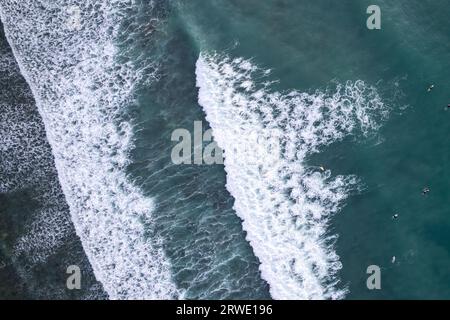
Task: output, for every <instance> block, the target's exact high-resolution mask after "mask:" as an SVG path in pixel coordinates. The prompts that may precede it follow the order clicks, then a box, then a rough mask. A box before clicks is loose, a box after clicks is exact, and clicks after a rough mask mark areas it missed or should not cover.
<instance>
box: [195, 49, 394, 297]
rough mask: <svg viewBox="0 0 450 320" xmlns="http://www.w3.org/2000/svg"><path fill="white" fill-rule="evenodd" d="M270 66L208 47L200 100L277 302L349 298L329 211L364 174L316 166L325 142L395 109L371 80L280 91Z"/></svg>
mask: <svg viewBox="0 0 450 320" xmlns="http://www.w3.org/2000/svg"><path fill="white" fill-rule="evenodd" d="M269 73H270V71H268V70H262V69H259V68H258V67H257V66H255V65H254V64H253V63H252V62H251V61H249V60H245V59H243V58H236V59H232V58H229V57H227V56H224V55H220V54H205V53H202V54H201V55H200V58H199V59H198V61H197V69H196V74H197V86H198V87H199V103H200V105H201V106H202V107H203V109H204V111H205V113H206V119H207V120H208V122H209V123H210V125H211V128H212V129H213V135H214V139H215V140H216V141H217V143H218V145H219V146H220V147H221V148H222V149H223V150H224V157H225V162H224V164H225V170H226V173H227V189H228V190H229V192H230V193H231V195H232V196H233V197H234V198H235V204H234V209H235V211H236V213H237V215H238V216H239V217H240V218H241V219H242V220H243V222H242V224H243V228H244V230H245V231H246V232H247V240H248V241H249V242H250V244H251V246H252V247H253V250H254V253H255V255H256V256H257V257H258V258H259V260H260V263H261V265H260V270H261V273H262V277H263V278H264V279H265V280H266V281H267V282H268V283H269V285H270V292H271V295H272V297H273V298H275V299H341V298H343V297H344V296H345V294H346V292H347V290H346V288H345V286H344V285H341V284H340V283H339V282H340V281H339V279H338V272H339V270H340V269H341V268H342V264H341V262H340V260H339V256H338V255H337V254H336V251H335V249H334V243H335V240H336V237H337V236H336V235H330V233H329V232H328V230H327V226H328V225H329V223H330V218H331V217H332V215H333V214H334V213H336V212H337V211H338V210H339V209H340V208H341V207H342V205H343V201H344V200H345V199H346V198H347V197H348V196H349V193H350V192H351V191H352V190H355V189H356V188H358V179H357V177H355V176H342V175H339V176H335V177H333V176H332V174H331V171H330V170H327V169H325V168H320V167H314V168H312V167H311V166H308V165H307V164H306V158H307V157H308V156H309V155H311V154H314V153H316V152H318V151H320V148H322V147H324V146H326V145H329V144H331V143H333V142H336V141H339V140H342V139H343V138H344V137H346V136H348V135H349V134H351V133H355V132H356V131H359V132H360V133H362V134H367V133H369V132H371V131H373V130H376V129H378V127H379V123H380V122H381V121H382V120H383V119H384V118H385V117H386V116H387V114H388V108H387V106H386V105H385V104H383V102H382V101H381V98H380V96H379V95H378V93H377V91H376V90H375V88H373V87H371V86H368V85H367V84H365V83H364V82H363V81H355V82H351V81H349V82H347V83H345V84H337V86H336V88H335V89H333V90H325V91H323V92H322V91H316V92H314V93H302V92H298V91H291V92H285V93H283V92H274V91H273V90H271V88H270V86H271V83H270V82H267V81H266V82H262V81H264V79H267V77H268V75H269Z"/></svg>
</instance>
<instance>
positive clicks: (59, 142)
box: [0, 0, 180, 299]
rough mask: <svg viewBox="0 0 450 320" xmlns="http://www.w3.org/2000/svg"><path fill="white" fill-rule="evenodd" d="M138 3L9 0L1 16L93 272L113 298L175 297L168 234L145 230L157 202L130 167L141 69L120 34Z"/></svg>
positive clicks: (0, 7)
mask: <svg viewBox="0 0 450 320" xmlns="http://www.w3.org/2000/svg"><path fill="white" fill-rule="evenodd" d="M132 6H133V2H132V1H125V0H111V1H62V0H57V1H54V0H46V1H23V0H17V1H16V0H2V1H1V4H0V17H1V19H2V22H3V24H4V28H5V33H6V36H7V39H8V42H9V43H10V45H11V48H12V50H13V53H14V56H15V59H16V60H17V62H18V64H19V67H20V70H21V73H22V75H23V76H24V77H25V79H26V80H27V82H28V84H29V85H30V88H31V90H32V92H33V96H34V98H35V100H36V103H37V106H38V109H39V113H40V115H41V116H42V119H43V122H44V125H45V131H46V135H47V139H48V141H49V143H50V145H51V148H52V153H53V156H54V159H55V165H56V169H57V172H58V178H59V181H60V183H61V187H62V189H63V192H64V195H65V198H66V200H67V202H68V205H69V207H70V214H71V220H72V222H73V224H74V226H75V229H76V233H77V235H78V236H79V237H80V239H81V242H82V245H83V248H84V250H85V252H86V255H87V256H88V259H89V261H90V263H91V265H92V268H93V271H94V274H95V276H96V278H97V279H98V280H99V281H100V282H101V283H102V285H103V287H104V289H105V291H106V292H107V293H108V295H109V298H110V299H171V298H178V297H179V296H180V292H179V290H178V289H177V288H176V286H175V284H174V283H173V281H172V275H171V271H170V264H169V262H168V260H167V258H166V256H165V253H164V251H163V249H162V243H161V239H158V238H155V237H149V235H148V229H149V228H152V227H154V226H153V219H152V211H153V208H154V206H155V204H154V203H153V200H152V199H151V198H149V197H147V196H145V195H144V194H143V193H142V191H141V190H140V189H139V187H137V186H136V185H135V184H133V182H132V181H130V180H129V178H128V177H127V175H126V167H127V165H128V164H129V162H130V160H129V152H130V150H131V149H132V148H133V133H132V131H133V128H132V123H131V120H130V119H128V118H127V117H126V111H127V106H128V105H130V104H131V103H132V101H133V89H134V87H135V85H136V83H138V82H139V81H141V80H142V79H141V78H142V74H141V73H140V72H139V71H137V70H135V68H133V65H132V63H131V62H130V61H125V62H124V61H122V62H121V63H118V62H117V59H118V57H119V53H118V49H117V47H116V41H117V39H118V37H119V34H120V31H119V29H120V25H121V19H122V18H123V17H124V16H125V13H126V11H127V10H129V9H130V8H132ZM74 12H75V13H76V14H78V13H79V16H78V17H77V18H79V21H75V22H78V23H79V24H78V25H77V24H74V23H73V16H71V15H73V14H74ZM30 22H32V23H30ZM148 80H149V79H146V81H148ZM45 219H47V220H48V224H47V225H48V227H49V229H48V230H45V232H44V231H41V232H44V233H48V234H51V233H52V232H53V230H52V229H53V228H52V226H53V225H54V223H52V220H51V219H52V216H46V217H45ZM55 223H57V221H55ZM49 246H51V244H49Z"/></svg>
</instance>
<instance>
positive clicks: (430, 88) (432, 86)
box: [427, 84, 434, 92]
mask: <svg viewBox="0 0 450 320" xmlns="http://www.w3.org/2000/svg"><path fill="white" fill-rule="evenodd" d="M433 89H434V84H432V85H430V86H429V87H428V89H427V91H428V92H431V90H433Z"/></svg>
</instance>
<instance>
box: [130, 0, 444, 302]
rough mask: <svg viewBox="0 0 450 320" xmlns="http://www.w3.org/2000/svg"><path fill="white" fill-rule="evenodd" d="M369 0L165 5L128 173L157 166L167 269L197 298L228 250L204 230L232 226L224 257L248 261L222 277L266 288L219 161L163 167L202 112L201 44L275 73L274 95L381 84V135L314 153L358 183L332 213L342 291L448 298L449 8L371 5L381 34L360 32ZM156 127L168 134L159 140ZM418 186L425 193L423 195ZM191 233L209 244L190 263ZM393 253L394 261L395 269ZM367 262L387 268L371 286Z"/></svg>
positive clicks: (155, 188)
mask: <svg viewBox="0 0 450 320" xmlns="http://www.w3.org/2000/svg"><path fill="white" fill-rule="evenodd" d="M370 4H372V3H371V2H369V1H339V2H336V1H287V0H285V1H282V0H280V1H245V2H243V1H208V2H205V1H173V2H171V6H170V9H171V11H170V12H169V17H168V18H167V20H168V26H166V27H165V28H167V30H166V34H169V35H170V36H169V37H167V40H166V42H165V43H164V42H163V43H164V45H163V46H162V47H159V48H158V50H156V51H157V52H156V53H152V54H154V55H155V57H156V59H161V56H162V57H163V58H162V61H163V74H164V76H163V78H162V80H161V81H160V82H159V84H158V85H157V86H156V87H155V88H154V90H153V91H149V92H148V95H147V93H146V94H145V95H142V99H141V103H142V109H141V110H140V115H139V117H143V118H144V119H146V121H148V122H146V124H145V125H143V127H145V128H147V129H146V130H145V131H142V132H141V134H142V137H141V136H140V137H139V140H140V141H142V142H141V143H142V145H141V146H140V147H141V148H138V149H137V150H136V158H137V159H139V162H138V164H136V168H139V169H136V170H135V172H136V174H137V175H139V176H141V177H145V176H147V174H145V171H143V169H142V168H146V169H150V171H152V172H157V173H156V174H152V175H151V179H150V178H146V179H145V181H146V184H145V185H148V186H147V187H146V188H147V190H149V192H150V194H152V195H155V194H157V195H159V196H158V198H159V197H160V198H161V200H158V202H161V205H160V206H159V210H158V213H159V214H160V215H161V221H162V225H164V226H165V224H166V223H170V227H169V229H170V230H171V231H165V228H163V229H164V230H163V231H161V232H162V233H163V234H165V233H166V232H167V234H165V236H166V237H167V238H168V239H170V241H168V244H167V247H168V255H169V257H171V258H172V259H174V261H175V263H174V268H175V269H176V270H178V268H179V269H180V270H183V271H182V272H181V271H180V272H179V273H178V272H177V273H176V274H177V277H176V279H177V281H179V283H180V284H182V286H186V287H189V288H190V289H189V291H188V292H189V293H190V294H192V297H202V295H201V294H200V293H198V292H197V289H194V288H197V285H194V286H193V287H194V288H193V287H192V282H190V281H189V280H191V281H192V279H196V278H195V277H197V276H198V274H199V273H202V274H204V272H205V271H206V270H209V266H210V264H211V265H215V264H216V263H218V262H217V261H215V262H213V260H212V257H214V258H216V259H218V261H223V260H226V258H225V257H224V256H220V255H216V254H215V252H217V251H218V252H222V249H220V248H221V246H222V245H224V243H225V244H226V243H227V242H226V241H221V240H220V239H221V238H222V236H219V237H217V238H216V237H213V236H211V233H212V234H214V233H218V234H220V232H224V233H226V234H227V235H228V237H232V235H233V234H236V239H235V240H234V241H233V243H234V247H232V248H231V249H232V250H231V251H232V252H234V253H237V252H239V255H242V258H241V259H239V260H236V261H239V263H242V261H250V262H251V264H249V265H248V264H247V262H246V263H245V267H244V268H243V267H242V266H239V265H236V266H235V265H233V263H228V262H227V263H225V264H224V265H222V267H223V268H224V269H223V271H222V270H220V271H218V272H219V273H222V272H224V271H225V270H227V274H229V272H230V270H231V271H232V270H235V273H236V276H235V277H229V279H226V280H225V282H226V283H228V284H227V285H228V286H230V287H234V283H235V281H236V277H237V278H241V277H245V279H246V281H249V282H248V285H249V286H250V287H252V288H253V290H254V289H255V288H257V290H261V289H262V288H264V287H265V285H264V284H262V283H260V282H257V281H255V280H254V279H253V277H252V276H248V274H249V273H250V274H256V267H254V264H255V263H256V262H255V260H254V258H253V257H252V255H251V251H250V249H249V248H248V246H246V245H245V243H244V240H243V236H242V235H239V233H240V228H239V226H238V221H237V219H236V218H233V215H232V212H231V211H232V210H231V209H230V206H231V203H232V201H233V200H232V199H230V197H229V195H228V194H227V192H226V191H225V190H224V188H223V186H224V184H225V176H224V174H223V173H222V171H221V168H220V166H219V167H218V168H208V167H201V166H200V167H195V166H194V167H190V166H185V167H181V168H180V167H178V168H175V167H172V166H170V165H167V159H168V155H169V150H170V148H171V146H173V143H172V144H171V142H170V140H169V136H170V132H171V130H173V129H175V128H179V127H181V128H187V129H189V130H192V126H193V124H192V122H193V121H194V120H204V115H203V114H202V112H201V111H200V109H199V107H198V105H197V101H196V90H195V87H194V85H195V78H194V76H193V73H194V63H195V60H196V58H197V56H198V54H199V52H200V51H203V50H217V51H219V52H223V51H224V52H226V53H227V54H229V55H230V56H232V57H245V58H252V59H253V62H255V63H256V64H258V65H260V66H263V67H265V68H271V69H272V74H271V77H273V79H279V80H280V81H279V83H277V84H276V85H275V87H276V89H281V90H284V89H292V88H295V89H298V90H303V91H311V90H312V91H314V90H315V89H317V88H324V87H327V86H329V85H330V83H331V81H332V80H337V81H346V80H357V79H362V80H364V81H366V82H367V83H370V84H373V85H375V86H376V87H377V89H378V90H379V92H380V94H381V95H382V97H383V98H384V100H385V101H386V103H387V104H389V106H390V108H391V112H390V116H389V119H388V120H387V121H386V122H385V123H383V124H382V126H381V129H380V130H379V131H378V132H377V133H376V134H375V136H372V137H369V138H348V139H345V140H344V141H342V142H338V143H335V144H333V145H331V146H329V147H326V148H323V150H321V152H320V153H319V154H316V155H313V156H312V157H311V159H310V160H309V161H310V163H312V164H313V163H324V164H325V165H326V166H327V167H328V168H331V169H332V171H333V174H355V175H357V176H358V177H359V178H360V179H361V181H362V185H363V186H364V189H363V191H362V192H361V193H360V194H358V195H354V196H352V197H350V198H349V199H348V201H347V203H346V206H345V208H344V209H343V210H342V211H341V212H339V213H338V214H337V215H336V216H335V217H334V218H333V220H332V225H331V231H330V232H333V233H337V234H338V235H339V240H338V242H337V244H336V249H337V253H338V254H339V255H340V257H341V261H342V264H343V269H342V271H341V275H340V276H341V280H342V281H343V283H345V284H347V285H348V288H349V294H348V298H350V299H354V298H364V299H373V298H375V299H382V298H386V299H397V298H413V299H415V298H449V297H450V288H449V286H448V283H449V276H450V269H449V266H450V257H449V249H450V236H449V234H450V230H449V227H450V220H449V216H448V215H449V211H448V210H449V209H448V208H449V207H448V199H449V195H450V194H449V192H450V191H449V189H448V181H449V178H450V176H449V168H448V160H449V154H450V151H449V139H448V134H449V132H450V131H449V129H450V122H449V121H450V119H449V117H450V111H447V110H446V106H447V104H448V103H450V102H449V101H450V97H449V94H448V89H449V79H448V72H447V71H448V69H449V65H450V62H449V61H450V59H449V50H448V49H449V42H448V35H449V32H450V24H449V23H448V19H447V17H448V9H449V8H448V3H447V2H445V1H433V2H431V1H427V2H424V1H397V2H395V3H392V2H383V1H379V2H378V3H377V4H378V5H379V6H380V7H381V11H382V29H381V30H373V31H372V30H368V29H367V28H366V19H367V17H368V15H367V14H366V13H365V11H366V8H367V6H368V5H370ZM163 38H164V37H163ZM160 44H161V43H160ZM161 48H162V49H161ZM430 84H434V85H435V89H434V90H433V91H432V92H430V93H429V92H427V90H426V89H427V87H428V86H429V85H430ZM155 101H157V103H155ZM147 119H148V120H147ZM149 128H151V129H149ZM161 130H162V132H164V133H165V134H163V137H164V136H165V137H166V140H164V138H162V137H161V136H158V135H159V134H160V132H161ZM150 146H151V147H150ZM144 149H147V150H144ZM162 150H165V151H162ZM154 159H158V161H154ZM141 162H142V164H144V165H142V164H141ZM162 168H164V169H163V170H161V169H162ZM154 179H156V180H157V181H158V183H157V184H156V185H155V180H154ZM174 186H179V187H174ZM426 186H427V187H429V188H430V189H431V192H430V193H429V194H428V195H427V196H423V195H422V194H421V191H422V188H424V187H426ZM161 190H164V191H163V192H161ZM163 198H165V199H164V200H163ZM169 199H170V200H169ZM187 212H189V213H187ZM394 213H398V214H399V219H398V220H395V221H393V220H392V219H391V216H392V215H393V214H394ZM166 221H167V222H166ZM168 221H170V222H168ZM174 221H176V222H175V224H176V225H177V227H176V228H175V229H176V232H175V233H174V232H173V228H174V226H173V224H172V223H174ZM188 221H189V222H188ZM221 230H222V231H221ZM231 230H233V231H231ZM193 234H194V235H195V236H194V237H192V235H193ZM208 235H209V236H208ZM197 237H199V238H200V239H208V240H207V242H208V245H207V246H206V247H203V246H201V247H199V248H198V249H199V251H198V252H190V254H189V256H190V258H187V257H186V256H185V251H184V250H185V249H186V248H188V247H190V243H191V241H192V240H193V239H195V238H197ZM226 245H227V246H228V244H226ZM208 247H211V249H210V250H212V251H208ZM181 248H183V251H181V252H180V250H182V249H181ZM190 250H192V248H191V249H190ZM194 251H195V250H194ZM231 251H230V252H231ZM205 252H210V253H208V254H206V255H205ZM211 253H212V254H211ZM393 256H395V257H396V262H395V263H391V259H392V257H393ZM190 259H193V260H190ZM202 259H207V260H208V261H205V262H203V261H202ZM187 261H189V262H188V263H189V265H191V264H192V265H197V266H196V267H195V268H194V267H193V268H192V269H191V268H188V270H186V269H184V266H183V265H185V263H186V262H187ZM372 264H375V265H378V266H380V267H381V269H382V290H379V291H377V290H374V291H370V290H368V289H367V287H366V279H367V277H368V275H367V274H366V268H367V267H368V266H369V265H372ZM252 266H253V267H252ZM197 268H200V269H197ZM202 268H203V269H202ZM193 269H195V270H193ZM207 272H209V271H207ZM232 274H233V275H234V273H232ZM212 279H215V277H214V276H213V275H210V276H209V277H208V278H205V279H204V281H205V285H206V286H207V284H211V283H215V281H216V280H212ZM201 282H203V279H202V281H201ZM188 283H191V284H190V285H188ZM194 283H196V281H194ZM221 283H222V284H223V283H224V282H221ZM215 287H217V285H215ZM199 288H202V290H204V289H203V288H205V287H199ZM260 288H261V289H260ZM230 290H233V289H230ZM253 290H252V291H253ZM264 291H266V289H264ZM201 292H203V294H204V293H205V292H204V291H201ZM238 292H240V293H239V294H236V295H234V294H231V295H229V296H228V294H227V295H226V296H227V297H252V298H253V297H260V295H254V294H253V293H252V294H249V293H248V292H249V291H247V289H245V287H242V286H241V287H240V289H239V290H238ZM209 297H220V296H216V295H215V294H213V295H212V296H209Z"/></svg>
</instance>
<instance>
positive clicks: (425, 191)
mask: <svg viewBox="0 0 450 320" xmlns="http://www.w3.org/2000/svg"><path fill="white" fill-rule="evenodd" d="M429 192H430V188H428V187H425V188H423V190H422V195H424V196H425V195H427V194H428V193H429Z"/></svg>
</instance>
